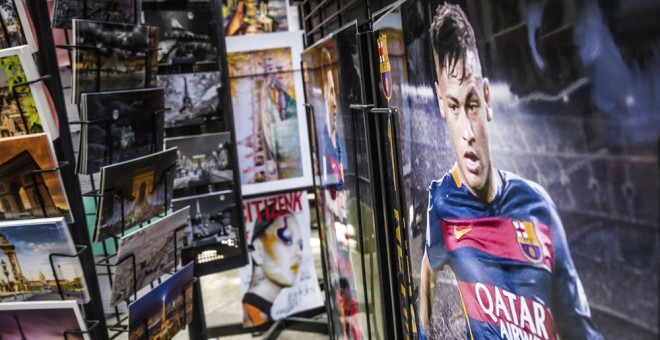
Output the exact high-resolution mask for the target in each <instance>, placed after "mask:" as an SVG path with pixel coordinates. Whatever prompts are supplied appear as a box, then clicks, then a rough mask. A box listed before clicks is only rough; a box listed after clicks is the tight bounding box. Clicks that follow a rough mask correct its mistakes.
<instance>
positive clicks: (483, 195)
mask: <svg viewBox="0 0 660 340" xmlns="http://www.w3.org/2000/svg"><path fill="white" fill-rule="evenodd" d="M489 168H490V172H489V173H488V178H487V179H486V185H484V187H483V189H481V190H475V189H473V188H470V187H469V186H466V187H467V189H468V191H470V193H471V194H472V195H474V196H475V197H476V198H477V199H478V200H480V201H482V202H485V203H492V202H493V201H494V200H495V198H496V197H497V194H498V193H499V192H500V188H501V187H502V179H501V178H500V175H499V173H498V171H497V169H495V167H494V166H493V165H492V164H491V166H490V167H489Z"/></svg>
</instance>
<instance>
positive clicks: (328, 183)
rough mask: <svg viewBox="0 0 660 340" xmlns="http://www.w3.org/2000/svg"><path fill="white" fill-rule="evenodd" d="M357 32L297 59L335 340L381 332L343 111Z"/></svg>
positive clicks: (373, 263) (353, 83)
mask: <svg viewBox="0 0 660 340" xmlns="http://www.w3.org/2000/svg"><path fill="white" fill-rule="evenodd" d="M357 32H358V31H357V23H356V22H352V23H350V24H347V25H346V26H344V27H342V28H340V29H338V30H337V31H335V32H333V33H332V34H330V36H328V37H326V38H324V39H323V40H320V41H318V42H317V43H316V44H314V45H312V46H310V47H309V48H307V49H306V50H305V51H304V52H303V55H302V60H303V72H304V76H305V91H306V98H307V102H308V103H309V104H310V105H311V110H312V111H313V117H314V122H313V126H314V129H315V131H314V135H315V136H316V141H315V142H316V147H317V150H316V159H317V161H316V163H315V164H314V166H315V168H316V170H315V173H316V174H317V178H318V182H317V183H316V186H317V187H318V188H319V190H318V191H317V202H318V204H319V205H320V206H319V207H318V210H319V211H320V216H319V218H320V226H321V227H320V230H321V244H322V249H323V251H324V257H325V262H326V264H325V266H326V268H325V274H326V287H327V288H326V291H327V293H328V296H327V299H328V304H329V306H330V314H331V315H329V319H330V322H331V330H332V333H333V336H334V337H335V338H341V337H349V338H362V337H364V338H370V337H374V338H378V336H379V334H384V331H383V326H384V325H383V322H382V320H383V305H382V304H381V303H382V298H381V295H382V292H381V287H382V285H381V282H380V280H381V279H382V278H381V277H380V275H379V270H378V265H377V263H378V261H379V260H378V254H377V251H376V245H375V230H374V229H375V223H374V204H373V200H370V199H368V197H369V196H370V195H371V194H372V193H373V191H372V183H371V177H370V171H369V170H368V169H369V163H368V162H369V161H368V159H369V157H368V154H367V150H366V142H365V138H366V136H365V134H364V130H363V128H364V124H356V122H358V120H357V119H356V117H355V116H354V114H353V112H352V111H351V109H350V106H351V104H363V102H364V91H363V88H362V86H363V81H364V79H363V78H362V72H361V71H358V70H361V65H360V53H359V51H358V41H357ZM358 123H359V122H358ZM383 280H386V279H383Z"/></svg>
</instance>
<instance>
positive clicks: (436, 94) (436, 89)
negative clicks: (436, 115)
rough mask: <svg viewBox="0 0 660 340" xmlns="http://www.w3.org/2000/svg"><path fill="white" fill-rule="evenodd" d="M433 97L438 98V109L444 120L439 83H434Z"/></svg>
mask: <svg viewBox="0 0 660 340" xmlns="http://www.w3.org/2000/svg"><path fill="white" fill-rule="evenodd" d="M435 96H436V97H437V98H438V107H439V108H440V115H441V116H442V118H445V110H443V109H442V92H441V91H440V83H438V82H437V81H436V82H435Z"/></svg>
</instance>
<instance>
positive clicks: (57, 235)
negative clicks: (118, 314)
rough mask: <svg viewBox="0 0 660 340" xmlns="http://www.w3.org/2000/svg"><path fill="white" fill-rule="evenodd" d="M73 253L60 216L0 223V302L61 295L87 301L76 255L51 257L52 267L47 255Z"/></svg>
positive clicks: (52, 298)
mask: <svg viewBox="0 0 660 340" xmlns="http://www.w3.org/2000/svg"><path fill="white" fill-rule="evenodd" d="M76 252H77V251H76V246H75V245H74V244H73V239H72V238H71V234H69V228H68V226H67V224H66V222H65V221H64V218H62V217H57V218H43V219H33V220H20V221H4V222H0V267H2V268H1V270H2V272H1V273H0V302H13V301H45V300H60V299H62V296H64V298H65V299H67V300H77V301H78V302H79V303H87V302H89V293H88V292H87V285H86V284H85V274H84V272H83V269H82V267H81V265H80V259H79V258H78V257H66V256H53V257H52V259H53V263H52V267H51V262H50V259H49V256H50V254H66V255H75V254H76ZM53 267H54V269H53ZM58 284H59V285H58ZM60 293H61V294H60Z"/></svg>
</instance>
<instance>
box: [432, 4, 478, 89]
mask: <svg viewBox="0 0 660 340" xmlns="http://www.w3.org/2000/svg"><path fill="white" fill-rule="evenodd" d="M430 33H431V44H432V45H433V55H434V57H435V62H436V64H437V65H436V68H437V69H436V71H437V72H438V74H437V76H438V77H440V74H441V73H442V71H443V69H444V68H445V67H448V69H447V70H444V71H447V72H449V73H453V72H454V68H455V67H456V64H457V63H458V61H459V60H461V61H462V62H463V66H464V67H463V75H462V76H463V77H465V76H466V74H465V58H466V55H467V51H468V50H472V51H474V52H475V58H479V56H478V54H477V43H476V39H475V37H474V30H473V29H472V25H470V21H469V20H468V18H467V16H466V15H465V12H463V10H462V9H461V7H460V6H458V5H451V4H448V3H444V4H442V5H440V6H438V8H437V9H436V11H435V16H434V17H433V21H432V22H431V29H430ZM477 61H478V59H477Z"/></svg>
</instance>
